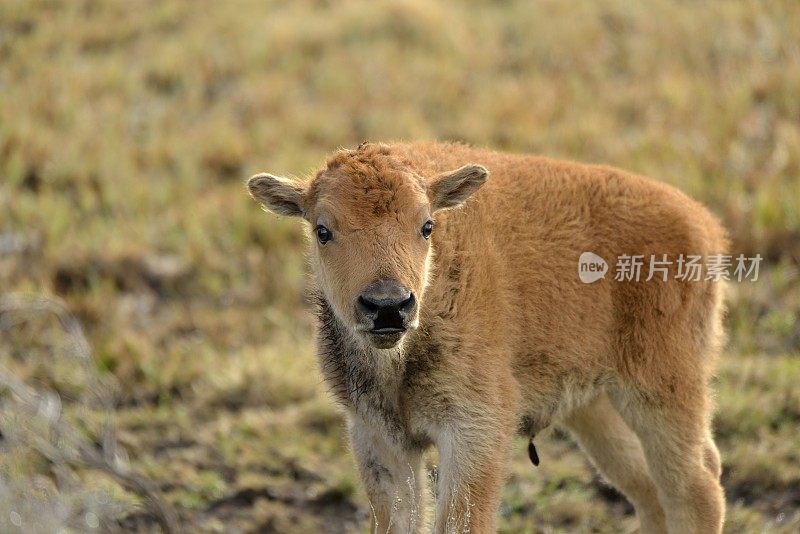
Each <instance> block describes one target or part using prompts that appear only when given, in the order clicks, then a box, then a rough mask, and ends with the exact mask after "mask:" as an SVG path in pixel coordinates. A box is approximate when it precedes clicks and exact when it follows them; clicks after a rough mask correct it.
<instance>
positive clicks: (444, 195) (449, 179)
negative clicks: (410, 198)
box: [428, 165, 489, 211]
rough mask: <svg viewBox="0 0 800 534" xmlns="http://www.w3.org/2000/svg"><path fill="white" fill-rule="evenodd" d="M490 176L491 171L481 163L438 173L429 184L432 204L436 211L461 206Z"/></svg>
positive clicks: (429, 195)
mask: <svg viewBox="0 0 800 534" xmlns="http://www.w3.org/2000/svg"><path fill="white" fill-rule="evenodd" d="M488 176H489V171H487V170H486V167H483V166H481V165H464V166H463V167H461V168H459V169H456V170H454V171H449V172H445V173H443V174H440V175H438V176H437V177H436V178H434V179H433V180H432V181H431V183H430V184H429V185H428V198H429V199H430V201H431V206H432V207H433V209H434V211H435V210H440V209H446V208H454V207H456V206H460V205H461V204H463V203H464V201H466V200H467V199H468V198H469V196H470V195H471V194H472V193H474V192H475V191H477V190H478V189H479V188H480V187H481V186H482V185H483V183H484V182H485V181H486V178H487V177H488Z"/></svg>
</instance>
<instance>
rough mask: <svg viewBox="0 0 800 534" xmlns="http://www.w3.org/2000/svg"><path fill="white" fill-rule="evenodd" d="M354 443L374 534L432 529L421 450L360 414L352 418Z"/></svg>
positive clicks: (353, 447) (352, 442)
mask: <svg viewBox="0 0 800 534" xmlns="http://www.w3.org/2000/svg"><path fill="white" fill-rule="evenodd" d="M350 442H351V445H352V449H353V454H354V456H355V458H356V462H357V464H358V470H359V472H360V474H361V480H362V482H363V485H364V489H365V490H366V492H367V497H368V498H369V501H370V506H371V508H372V526H371V531H372V532H373V534H374V533H377V532H380V533H387V534H391V533H403V534H406V533H411V534H413V533H422V532H429V526H428V508H427V502H428V498H427V493H428V490H427V485H426V476H425V470H424V469H421V455H422V453H421V451H416V450H407V449H405V448H403V447H402V446H401V445H399V444H397V443H395V442H394V441H393V440H391V438H390V437H389V436H387V434H386V432H385V431H384V430H383V429H382V428H380V427H379V428H376V427H375V426H374V425H369V424H367V423H366V422H364V421H363V420H361V419H360V418H358V417H353V418H351V420H350Z"/></svg>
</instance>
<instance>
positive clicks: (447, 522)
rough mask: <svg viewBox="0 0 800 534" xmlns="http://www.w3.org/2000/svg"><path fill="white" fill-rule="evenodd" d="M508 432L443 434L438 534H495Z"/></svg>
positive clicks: (477, 428) (475, 429)
mask: <svg viewBox="0 0 800 534" xmlns="http://www.w3.org/2000/svg"><path fill="white" fill-rule="evenodd" d="M509 439H510V432H507V431H503V430H500V429H497V430H493V429H488V428H481V427H480V426H473V427H472V428H467V429H464V428H462V429H460V430H455V429H454V430H451V431H449V432H445V433H444V434H443V436H442V437H441V439H440V440H439V441H438V442H437V447H438V448H439V481H438V491H437V494H438V495H437V506H436V523H435V528H434V532H436V533H437V534H455V533H458V534H461V533H467V532H468V533H471V534H484V533H486V534H488V533H494V532H496V531H497V512H498V508H499V507H500V492H501V489H502V486H503V482H504V480H505V472H506V463H507V453H508V442H509Z"/></svg>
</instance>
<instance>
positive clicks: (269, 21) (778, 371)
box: [0, 0, 800, 532]
mask: <svg viewBox="0 0 800 534" xmlns="http://www.w3.org/2000/svg"><path fill="white" fill-rule="evenodd" d="M392 138H407V139H460V140H464V141H467V142H470V143H474V144H478V145H488V146H492V147H495V148H499V149H504V150H512V151H526V152H536V153H542V154H547V155H551V156H557V157H566V158H570V159H576V160H581V161H590V162H603V163H609V164H613V165H617V166H621V167H624V168H627V169H630V170H633V171H637V172H640V173H643V174H648V175H651V176H654V177H656V178H659V179H662V180H664V181H666V182H669V183H672V184H675V185H677V186H679V187H680V188H681V189H683V190H684V191H686V192H687V193H689V194H691V195H693V196H695V197H696V198H699V199H700V200H702V201H704V202H705V203H707V204H708V205H709V206H710V207H711V208H712V209H713V210H714V211H715V212H716V213H718V214H719V215H720V216H721V217H722V218H723V219H724V220H725V223H726V225H727V226H728V227H729V228H730V229H731V232H732V236H733V238H734V243H735V247H734V248H735V250H736V252H737V253H738V252H743V253H745V254H748V255H752V254H755V253H761V254H762V255H763V256H765V257H766V258H767V263H766V264H765V265H764V266H763V267H762V273H761V278H760V280H759V282H757V283H753V284H740V285H737V287H735V288H734V294H733V295H732V303H731V310H730V316H729V321H728V323H729V327H730V333H731V342H730V346H729V350H728V351H727V352H728V353H727V354H726V356H725V357H724V358H723V360H722V369H721V373H720V377H719V406H720V413H719V416H718V418H717V429H718V433H719V437H720V445H721V447H722V450H723V456H724V460H725V475H724V479H725V484H726V488H727V491H728V497H729V501H730V514H729V523H728V525H729V526H728V529H729V531H731V532H750V531H753V530H764V529H772V530H774V531H778V532H780V531H786V532H792V531H795V530H796V529H797V528H798V525H799V524H800V490H798V488H800V467H798V466H800V458H798V456H797V452H796V443H798V442H800V431H798V426H800V425H798V423H799V422H800V398H798V393H797V389H796V386H795V385H794V382H796V377H797V376H798V373H799V372H800V367H798V365H799V364H798V362H799V361H800V326H798V320H797V318H798V315H800V272H799V271H798V266H799V265H800V207H799V205H800V200H798V199H800V6H798V5H797V3H796V2H795V1H794V0H776V1H773V2H759V1H755V0H750V1H741V2H710V3H702V4H701V3H694V2H680V3H675V2H668V1H666V0H653V1H651V2H642V3H637V4H632V3H630V2H624V1H622V0H602V1H597V2H589V1H581V2H575V3H571V4H570V5H568V4H567V3H565V2H559V1H556V0H545V1H540V2H536V3H534V4H533V5H531V4H530V3H528V2H521V1H519V2H509V3H494V2H482V1H473V2H465V3H456V2H425V1H423V0H406V1H403V2H392V3H388V2H364V1H358V2H356V1H350V2H328V1H324V0H323V1H309V0H299V1H295V2H260V1H259V2H256V1H254V0H252V1H250V0H249V1H242V2H236V3H227V2H204V3H202V4H199V3H194V2H192V3H189V2H179V1H175V0H170V1H164V2H156V1H150V2H145V1H141V2H110V1H103V2H96V1H91V2H90V1H75V2H66V1H55V0H46V1H45V0H42V1H38V0H37V1H22V0H11V1H7V2H3V3H0V293H8V292H31V293H35V294H51V295H58V296H60V297H62V298H63V299H64V300H65V301H66V303H67V305H68V307H69V308H70V310H72V311H73V312H74V313H75V314H76V315H77V316H78V317H79V318H80V320H81V321H82V323H83V324H84V326H85V328H86V331H87V335H88V337H89V341H90V342H91V344H92V347H93V349H94V352H95V358H96V360H97V362H98V366H99V368H100V370H101V371H103V372H105V371H110V372H111V373H112V374H113V376H114V377H115V378H116V380H117V382H118V383H119V393H118V399H117V410H116V414H115V416H116V420H117V425H118V427H119V439H120V441H121V442H122V444H123V445H124V446H125V447H126V448H127V450H128V451H129V454H130V455H131V463H132V465H133V466H134V467H135V468H136V469H137V470H139V471H141V472H143V473H145V474H147V475H149V476H150V477H151V478H153V479H154V480H155V481H156V482H157V483H158V484H159V485H160V486H161V488H162V490H164V491H165V493H166V495H167V498H168V500H169V501H170V502H172V503H173V504H175V505H176V506H177V507H178V511H179V513H180V516H181V519H182V520H183V521H184V522H186V524H187V525H191V526H192V529H198V530H205V531H215V530H227V529H229V528H233V527H239V528H242V529H244V530H247V529H254V528H262V529H268V528H273V529H275V530H277V531H285V530H287V529H290V528H294V529H297V528H300V529H301V530H302V529H308V530H309V531H313V530H315V529H318V528H321V526H323V525H324V526H325V527H326V528H329V529H334V530H336V529H339V530H342V531H347V530H352V529H355V528H356V526H355V525H358V528H365V526H366V521H365V517H366V507H365V505H364V502H365V501H364V499H363V497H361V496H360V494H357V495H353V493H354V492H358V491H360V490H357V489H356V488H357V484H356V481H355V474H354V470H353V468H352V466H351V464H350V460H349V457H348V454H347V451H346V447H345V446H344V444H343V441H342V432H341V422H340V419H339V416H338V414H337V413H336V411H335V409H334V408H333V407H332V405H331V403H330V401H329V399H328V398H327V396H326V394H325V393H324V391H323V388H322V387H321V386H320V383H319V382H320V379H319V377H318V375H317V373H316V371H315V368H314V363H313V361H312V345H311V342H310V339H309V332H310V328H311V322H310V318H309V314H308V309H307V306H306V305H305V304H304V299H303V293H304V289H305V278H304V271H305V266H304V259H303V257H302V252H301V251H302V248H303V245H304V243H303V238H302V234H301V232H300V229H299V227H298V226H297V225H296V224H295V223H293V222H291V221H290V222H285V221H281V220H278V219H275V218H272V217H268V216H265V215H264V214H263V213H262V212H260V211H259V210H258V209H257V208H256V207H255V206H254V205H253V203H252V202H251V201H250V200H249V199H248V198H247V197H246V195H245V194H244V189H243V185H242V181H243V179H244V178H245V177H246V176H248V175H249V174H251V173H253V172H255V171H260V170H271V171H275V172H278V173H287V174H291V173H296V174H303V173H306V172H309V171H310V170H312V169H313V168H314V166H315V165H317V164H318V163H319V162H320V161H321V160H322V158H323V156H324V154H325V153H326V152H328V151H330V150H332V149H334V148H336V147H338V146H348V145H354V144H357V143H358V142H360V141H362V140H364V139H372V140H384V139H392ZM51 327H52V325H47V324H39V323H35V322H28V323H22V324H15V326H14V327H13V328H10V329H6V330H2V331H0V358H2V360H3V364H4V365H6V366H8V367H9V368H11V369H13V370H15V372H16V373H18V374H19V375H21V376H25V377H26V378H32V379H33V378H38V379H39V380H44V383H46V384H48V385H49V386H50V387H54V388H55V389H57V390H58V391H60V392H62V393H69V386H65V385H64V384H60V383H59V377H58V376H54V373H53V372H51V371H49V370H48V369H49V367H48V364H47V362H48V360H47V358H48V357H50V356H51V355H52V354H51V352H52V346H53V340H52V339H51V338H50V336H49V335H44V334H43V332H49V331H50V329H51ZM37 358H38V360H37ZM36 361H38V362H39V363H37V364H33V363H31V362H36ZM62 382H63V380H62ZM539 449H540V453H541V456H542V463H543V465H542V467H541V468H540V469H538V470H533V468H531V467H530V466H529V465H526V461H527V460H526V459H525V454H524V447H523V446H522V444H520V446H519V447H518V451H516V452H515V453H514V457H515V466H514V474H513V477H512V479H511V483H510V484H509V486H508V488H507V493H506V499H505V502H506V504H505V506H504V508H503V510H502V518H503V525H504V529H505V530H506V531H508V532H520V531H525V529H527V530H528V531H532V532H556V531H586V530H595V531H604V532H605V531H608V532H615V531H618V530H619V529H620V525H623V526H625V527H626V528H627V527H628V526H632V525H633V524H634V520H633V519H632V517H631V515H630V508H629V507H628V506H627V505H626V504H625V503H624V501H621V500H620V499H619V497H618V496H616V495H615V494H614V493H613V492H610V491H608V490H607V489H605V488H603V487H602V485H600V484H599V483H597V481H596V479H595V478H594V476H593V474H592V472H591V470H590V469H588V468H587V466H586V464H585V461H584V460H583V459H582V457H581V456H580V455H579V454H578V453H577V452H576V450H575V447H574V445H572V443H571V442H570V441H569V440H568V439H567V438H565V437H562V436H560V435H558V434H557V435H555V436H554V437H553V438H551V439H549V440H548V441H545V442H542V444H541V445H539ZM333 518H341V519H340V520H338V521H334V520H333ZM126 521H127V523H125V525H126V526H129V527H132V528H133V527H137V528H143V529H146V528H149V527H148V525H149V524H150V523H148V522H147V521H146V519H145V518H143V517H141V516H133V517H129V518H128V519H127V520H126Z"/></svg>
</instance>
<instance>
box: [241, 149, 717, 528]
mask: <svg viewBox="0 0 800 534" xmlns="http://www.w3.org/2000/svg"><path fill="white" fill-rule="evenodd" d="M476 164H479V165H480V166H478V165H476ZM465 165H468V166H466V167H464V166H465ZM481 166H482V167H481ZM456 168H458V170H456V171H453V169H456ZM484 168H485V169H488V171H489V172H490V173H491V177H490V178H489V179H488V180H486V184H485V185H483V187H481V184H483V181H484V180H485V179H486V173H485V171H484ZM249 186H250V191H251V194H253V196H254V197H255V198H256V199H257V200H258V201H260V202H262V203H263V204H264V205H265V206H266V207H267V208H269V209H272V210H273V211H277V212H280V213H287V214H302V216H303V217H304V218H305V219H306V220H308V221H309V222H310V223H311V224H310V229H311V232H310V239H311V265H312V271H313V273H314V275H315V277H316V280H317V284H318V286H319V288H320V299H319V300H320V331H319V339H320V340H319V357H320V361H321V365H322V369H323V373H324V374H325V376H326V378H327V380H328V382H329V384H330V385H331V387H332V390H333V391H334V392H335V394H336V396H337V398H338V399H339V400H340V401H341V402H342V404H343V405H344V406H345V407H346V409H347V414H348V419H349V424H350V429H351V440H352V445H353V452H354V454H355V456H356V460H357V462H358V465H359V469H360V472H361V475H362V478H363V481H364V485H365V488H366V490H367V493H368V495H369V496H370V501H371V505H372V508H373V512H374V517H373V519H374V525H375V529H376V530H377V531H381V532H384V531H387V530H389V531H392V532H394V531H397V532H407V531H424V530H425V529H426V528H428V527H427V525H428V515H429V514H428V508H427V505H426V500H427V499H426V488H425V476H424V475H423V472H422V471H421V469H420V458H421V455H422V452H423V451H424V450H425V448H426V447H428V446H430V445H435V446H436V447H437V449H438V451H439V458H440V469H439V477H438V488H437V495H438V498H437V501H438V503H437V505H436V507H435V514H434V515H435V517H434V529H435V531H436V532H455V531H458V532H461V531H464V530H468V531H470V532H491V531H494V530H495V525H496V519H495V518H496V513H497V509H498V505H499V497H500V489H501V486H502V484H503V480H504V473H505V464H506V451H507V448H508V445H509V442H510V440H511V437H512V436H513V434H514V432H515V431H519V432H523V433H526V434H528V435H532V434H533V433H535V432H537V431H539V430H540V429H543V428H545V427H547V426H549V425H550V424H553V423H558V424H563V425H564V426H566V427H567V428H569V429H570V430H571V431H572V432H573V434H574V435H575V436H576V438H577V440H578V442H579V443H580V445H581V447H582V448H583V449H584V450H585V451H586V453H587V454H588V455H589V456H590V457H591V458H592V460H593V461H594V463H595V464H596V466H597V468H598V469H599V470H600V472H601V473H602V474H603V475H604V476H605V477H606V478H607V479H608V480H609V482H610V483H612V484H613V485H615V486H616V487H617V488H618V489H620V490H621V491H622V492H623V493H624V494H625V495H626V496H627V497H628V498H629V499H630V500H631V502H632V503H633V504H634V506H635V507H636V510H637V514H638V515H639V517H640V520H641V525H642V530H643V531H645V532H670V533H680V534H685V533H692V532H720V531H721V528H722V520H723V516H724V499H723V493H722V489H721V487H720V484H719V474H720V468H719V454H718V452H717V449H716V447H715V445H714V442H713V440H712V438H711V431H710V427H709V425H710V417H711V415H710V414H711V409H712V406H711V398H710V394H709V380H710V377H711V373H712V368H713V364H714V359H715V358H716V355H717V352H718V350H719V346H720V343H721V338H722V334H721V316H722V313H723V312H722V294H723V290H724V287H723V286H722V285H721V284H720V283H713V282H710V281H709V282H707V281H702V282H680V281H677V280H675V279H673V278H672V276H671V277H670V279H669V280H668V281H666V282H664V281H661V280H660V279H654V280H650V281H647V282H645V281H640V282H616V281H615V280H614V272H613V265H614V260H615V259H616V258H617V257H618V256H620V255H623V254H643V255H645V258H649V256H650V254H657V255H661V254H668V255H669V256H670V257H672V258H674V257H677V255H679V254H686V255H688V254H700V255H703V257H704V258H706V257H708V256H709V255H711V254H718V253H723V252H724V251H725V249H726V246H727V245H726V239H725V234H724V231H723V230H722V228H721V226H720V225H719V223H718V222H717V221H716V219H715V218H714V217H712V216H711V215H710V214H709V213H708V212H707V211H706V210H705V209H704V208H703V207H702V206H701V205H700V204H698V203H696V202H694V201H693V200H691V199H689V198H687V197H686V196H685V195H683V194H682V193H680V192H679V191H677V190H675V189H673V188H671V187H668V186H666V185H663V184H661V183H658V182H654V181H651V180H648V179H645V178H642V177H639V176H635V175H632V174H629V173H626V172H623V171H620V170H617V169H613V168H609V167H601V166H588V165H579V164H576V163H569V162H559V161H552V160H548V159H545V158H540V157H533V156H523V155H508V154H502V153H497V152H491V151H486V150H479V149H475V148H471V147H468V146H464V145H460V144H441V143H418V144H392V145H382V144H364V145H362V146H360V147H359V148H358V149H356V150H342V151H339V152H337V153H336V154H334V155H333V157H331V158H330V159H329V161H328V162H327V164H326V165H325V167H324V168H323V169H322V170H321V171H320V172H319V173H317V175H316V176H315V177H314V178H313V179H312V180H311V181H310V183H302V182H299V181H290V180H285V179H278V178H276V177H272V176H270V175H258V176H255V177H253V178H252V179H251V181H250V182H249ZM476 190H477V192H475V191H476ZM473 192H474V194H472V193H473ZM470 195H471V197H470ZM467 197H470V198H469V200H466V199H467ZM287 199H288V200H287ZM461 203H464V205H463V206H462V207H460V208H455V209H449V208H453V207H455V206H457V205H459V204H461ZM428 217H432V219H433V221H434V225H435V227H434V230H433V234H432V236H431V239H430V240H429V241H428V240H425V239H423V238H421V237H420V234H419V228H420V227H421V225H422V224H423V223H424V222H425V220H426V219H427V218H428ZM317 224H324V225H325V226H326V227H328V228H330V229H331V230H332V231H333V236H334V237H333V240H332V241H331V242H329V243H328V244H326V245H325V246H320V245H319V244H317V243H316V240H315V238H314V235H313V228H314V227H315V226H316V225H317ZM583 251H592V252H594V253H596V254H598V255H599V256H601V257H603V258H605V259H606V260H607V261H608V262H609V265H610V269H611V272H609V273H608V274H607V275H606V277H605V278H604V279H602V280H600V281H598V282H595V283H593V284H583V283H582V282H581V281H580V280H579V278H578V276H577V274H578V271H577V265H578V257H579V255H580V254H581V252H583ZM645 273H646V266H645V269H643V274H645ZM670 274H671V275H673V274H674V266H673V267H671V268H670ZM378 278H391V279H394V280H397V281H399V282H400V283H402V284H403V285H404V286H405V287H407V288H409V289H410V290H411V291H412V292H413V293H414V294H415V295H416V297H417V300H418V303H419V306H418V310H419V311H418V312H417V315H416V316H415V317H414V320H413V324H412V325H411V329H410V330H409V331H408V333H406V334H405V335H404V336H403V338H402V339H401V340H400V341H399V342H398V343H397V344H396V345H394V346H392V347H389V348H380V347H377V346H375V344H374V343H370V341H369V339H368V338H367V336H366V335H365V334H364V331H363V328H362V327H361V326H360V325H359V323H358V318H357V317H356V316H355V312H354V311H353V310H354V307H353V302H354V301H355V299H356V298H357V297H358V295H359V292H360V291H361V290H362V288H364V287H365V286H366V285H367V284H369V283H370V282H372V281H373V280H376V279H378Z"/></svg>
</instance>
